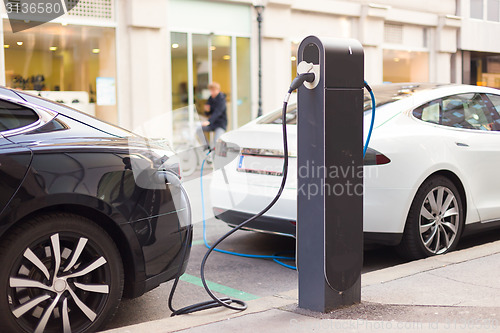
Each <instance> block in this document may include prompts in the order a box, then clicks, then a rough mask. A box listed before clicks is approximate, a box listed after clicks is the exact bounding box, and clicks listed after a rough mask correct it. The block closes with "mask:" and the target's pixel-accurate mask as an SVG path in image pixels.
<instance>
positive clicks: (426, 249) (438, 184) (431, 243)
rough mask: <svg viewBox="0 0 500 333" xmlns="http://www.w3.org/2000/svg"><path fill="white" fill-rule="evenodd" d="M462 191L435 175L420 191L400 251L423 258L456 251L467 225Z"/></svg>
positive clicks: (407, 223)
mask: <svg viewBox="0 0 500 333" xmlns="http://www.w3.org/2000/svg"><path fill="white" fill-rule="evenodd" d="M464 218H465V217H464V214H463V207H462V199H461V196H460V192H459V191H458V190H457V188H456V186H455V185H454V184H453V183H452V182H451V181H450V180H449V179H448V178H446V177H443V176H434V177H432V178H429V179H428V180H426V181H425V182H424V183H423V184H422V186H421V187H420V189H419V190H418V192H417V194H416V195H415V198H414V200H413V203H412V205H411V208H410V211H409V213H408V218H407V220H406V226H405V231H404V234H403V239H402V241H401V244H399V246H398V247H397V248H398V252H399V253H400V254H401V255H402V256H403V257H405V258H408V259H420V258H425V257H428V256H433V255H438V254H444V253H447V252H450V251H452V250H453V249H455V247H456V246H457V244H458V241H459V239H460V236H461V234H462V229H463V224H464Z"/></svg>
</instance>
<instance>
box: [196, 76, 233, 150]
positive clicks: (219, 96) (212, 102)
mask: <svg viewBox="0 0 500 333" xmlns="http://www.w3.org/2000/svg"><path fill="white" fill-rule="evenodd" d="M208 89H209V90H210V98H209V99H208V101H207V103H206V104H205V114H206V115H207V116H208V120H206V121H204V122H202V123H201V126H202V129H203V132H214V138H213V142H212V147H214V146H215V143H216V142H217V140H218V139H219V137H220V136H221V135H222V134H224V133H225V132H226V128H227V108H226V95H225V94H224V93H223V92H221V91H220V85H219V84H218V83H217V82H212V83H210V84H209V85H208Z"/></svg>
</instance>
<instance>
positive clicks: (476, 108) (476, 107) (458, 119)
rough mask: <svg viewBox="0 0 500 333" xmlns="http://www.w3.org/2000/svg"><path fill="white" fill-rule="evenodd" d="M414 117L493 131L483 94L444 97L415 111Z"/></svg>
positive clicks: (451, 125) (453, 125) (466, 127)
mask: <svg viewBox="0 0 500 333" xmlns="http://www.w3.org/2000/svg"><path fill="white" fill-rule="evenodd" d="M413 115H414V116H415V117H416V118H418V119H421V120H423V121H426V122H430V123H435V124H441V125H444V126H449V127H455V128H465V129H479V130H483V131H491V130H493V121H494V119H493V117H492V114H491V112H490V111H489V109H488V107H487V105H486V103H485V101H484V100H483V98H482V96H481V94H477V93H470V94H459V95H453V96H448V97H444V98H441V99H438V100H435V101H432V102H429V103H427V104H424V105H422V106H421V107H419V108H417V109H415V110H414V111H413Z"/></svg>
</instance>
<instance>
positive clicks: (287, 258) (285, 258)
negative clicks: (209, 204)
mask: <svg viewBox="0 0 500 333" xmlns="http://www.w3.org/2000/svg"><path fill="white" fill-rule="evenodd" d="M210 153H211V151H209V152H208V153H207V157H208V155H209V154H210ZM205 161H206V158H204V159H203V162H202V163H201V172H200V191H201V209H202V218H203V242H204V243H205V246H206V247H207V248H210V247H211V246H210V245H209V244H208V242H207V233H206V231H207V227H206V226H207V222H206V218H205V196H204V193H203V168H204V166H205ZM214 251H216V252H220V253H225V254H231V255H233V256H238V257H243V258H254V259H272V260H273V261H274V262H276V263H278V264H280V265H281V266H284V267H286V268H290V269H295V270H296V269H297V268H296V267H295V266H292V265H288V264H285V263H284V262H282V261H281V260H295V257H288V256H281V255H280V254H282V252H280V253H276V254H274V255H270V256H268V255H256V254H245V253H238V252H233V251H226V250H221V249H218V248H215V249H214ZM283 254H284V253H283Z"/></svg>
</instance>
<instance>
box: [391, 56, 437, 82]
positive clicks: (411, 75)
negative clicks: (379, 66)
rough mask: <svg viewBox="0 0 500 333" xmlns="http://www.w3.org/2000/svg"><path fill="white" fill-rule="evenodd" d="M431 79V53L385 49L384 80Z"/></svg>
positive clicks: (410, 80) (417, 80)
mask: <svg viewBox="0 0 500 333" xmlns="http://www.w3.org/2000/svg"><path fill="white" fill-rule="evenodd" d="M427 81H429V53H427V52H410V51H400V50H384V82H427Z"/></svg>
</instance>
